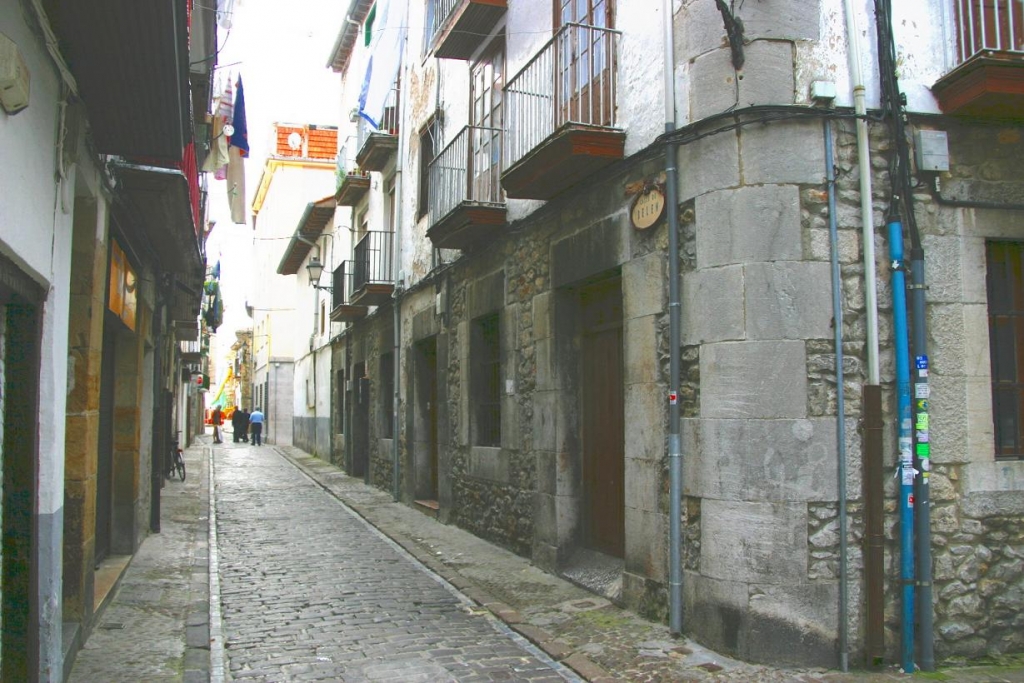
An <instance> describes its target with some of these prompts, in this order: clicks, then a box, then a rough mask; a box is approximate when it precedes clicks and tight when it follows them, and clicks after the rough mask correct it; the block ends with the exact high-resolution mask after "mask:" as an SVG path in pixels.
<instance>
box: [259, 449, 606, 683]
mask: <svg viewBox="0 0 1024 683" xmlns="http://www.w3.org/2000/svg"><path fill="white" fill-rule="evenodd" d="M274 450H275V451H277V452H278V453H280V454H281V455H282V456H283V457H285V458H286V459H287V460H288V461H289V462H291V463H292V464H294V465H295V466H296V467H298V468H299V469H301V470H302V471H303V472H305V473H306V474H307V475H308V476H309V477H310V478H311V479H313V481H315V482H316V483H317V485H319V486H320V487H321V488H322V489H324V490H325V491H327V492H328V493H329V494H331V495H332V496H334V497H335V498H337V499H338V500H339V501H341V502H342V503H344V504H345V505H347V506H348V507H349V508H351V509H352V510H353V511H354V512H356V513H357V514H358V515H359V516H360V517H362V518H363V519H364V520H365V521H366V522H367V523H368V524H370V525H372V526H373V527H374V528H376V529H377V530H378V531H380V532H381V533H383V534H384V535H386V536H387V537H388V538H390V539H391V540H393V541H394V542H395V543H397V544H398V545H400V546H401V547H402V548H403V549H404V550H405V551H406V552H408V553H409V554H410V555H412V556H413V557H414V558H416V560H417V561H418V562H420V563H421V564H423V565H424V566H425V567H427V568H428V569H429V570H430V571H432V572H434V573H435V574H437V575H438V576H440V577H441V578H443V579H444V580H445V581H447V582H448V583H450V584H452V585H453V586H455V588H457V589H458V590H459V591H461V592H462V593H463V594H464V595H465V596H466V597H468V598H469V599H470V600H472V601H473V602H475V603H476V604H477V605H479V606H480V607H483V608H484V609H486V610H487V611H488V612H490V613H491V614H492V615H493V616H494V617H495V618H496V619H498V620H500V621H501V622H502V623H504V624H506V625H507V626H508V627H509V628H511V629H512V630H514V631H515V632H516V633H518V634H519V635H521V636H523V637H524V638H526V639H527V640H528V641H530V642H531V643H533V644H534V645H536V646H537V647H539V648H540V649H541V650H543V651H544V652H545V653H546V654H547V655H548V656H549V657H551V658H552V659H554V660H555V661H557V662H559V663H560V664H563V665H565V666H567V667H569V668H570V669H572V670H573V671H574V672H575V673H576V674H578V675H579V676H580V677H582V678H584V679H585V680H587V681H590V682H591V683H598V682H601V681H612V680H614V679H613V678H611V677H610V675H609V674H608V672H607V671H605V670H604V669H602V668H601V667H600V666H598V665H597V664H595V663H593V662H592V661H591V660H590V658H589V657H587V656H586V655H584V654H582V653H578V652H573V651H572V649H571V648H570V647H569V645H568V644H567V643H564V642H563V641H560V640H557V639H555V638H554V637H553V636H552V635H551V634H549V633H548V632H547V631H545V630H543V629H541V628H538V627H536V626H532V625H529V624H524V623H522V617H521V616H520V615H519V613H518V612H516V611H515V610H513V609H512V608H511V607H509V606H508V605H505V604H504V603H501V602H500V601H498V600H497V599H496V598H494V597H493V596H492V595H490V594H489V593H488V592H487V591H485V590H483V589H482V588H480V587H479V586H477V585H476V583H474V582H473V581H472V580H471V579H469V578H467V577H465V576H463V575H462V574H461V573H459V572H458V571H457V570H455V569H453V568H451V567H449V566H447V565H445V564H444V563H442V562H439V561H438V560H437V559H436V558H435V557H433V556H432V555H430V554H428V553H427V552H426V551H424V549H423V548H422V547H421V546H420V545H419V544H417V543H416V542H415V541H413V539H411V538H407V537H405V536H404V535H401V534H396V533H395V532H394V531H393V530H390V529H384V528H381V527H379V526H377V525H376V524H374V523H373V521H371V519H370V518H369V517H368V516H367V514H366V510H365V509H364V508H363V506H362V505H360V504H359V503H356V502H354V501H351V500H347V499H345V498H344V497H343V496H342V495H341V494H339V493H338V492H336V491H335V490H334V489H333V488H332V487H331V485H330V483H329V482H326V481H324V480H323V479H322V478H321V477H322V475H323V474H324V473H333V472H341V470H339V469H338V468H337V467H336V466H334V465H331V464H329V463H326V462H324V461H322V460H319V459H318V458H316V457H315V456H312V455H309V454H306V453H304V452H302V451H300V453H302V454H301V455H298V454H295V453H292V452H289V449H285V448H277V447H275V449H274ZM296 450H297V449H296ZM309 461H314V462H315V464H316V465H317V466H316V467H313V466H311V464H310V462H309ZM394 504H395V505H401V503H394ZM435 523H437V524H440V522H435Z"/></svg>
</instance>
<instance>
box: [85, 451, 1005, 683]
mask: <svg viewBox="0 0 1024 683" xmlns="http://www.w3.org/2000/svg"><path fill="white" fill-rule="evenodd" d="M210 441H211V438H210V437H209V436H205V437H200V441H199V442H198V443H197V444H196V446H194V447H193V448H191V449H189V450H187V451H186V452H185V460H186V463H187V464H188V472H189V476H188V480H187V481H186V482H185V483H184V484H180V483H176V482H168V483H167V485H166V486H165V487H164V489H163V494H162V498H163V515H162V532H161V533H160V534H155V535H151V536H149V537H148V538H147V539H146V540H145V541H144V542H143V544H142V546H141V547H140V549H139V551H138V552H137V553H136V555H135V557H134V558H133V559H132V561H131V564H130V565H129V566H128V569H127V570H126V571H125V573H124V575H123V577H122V579H121V582H120V586H119V588H118V590H117V591H116V592H115V593H114V596H113V599H112V601H111V602H110V604H109V605H108V606H107V607H106V609H105V611H102V612H101V613H100V614H99V616H98V618H97V620H96V621H97V627H96V628H94V629H93V632H92V634H91V636H90V637H89V639H88V641H87V642H86V644H85V646H84V649H83V650H82V651H81V652H80V653H79V654H78V657H77V660H76V662H75V665H74V669H73V671H72V672H71V674H70V680H71V681H73V682H75V683H81V682H93V681H95V682H103V683H106V682H120V681H124V682H125V683H129V682H136V681H147V682H148V681H175V682H177V681H185V682H186V683H193V682H199V681H204V682H205V681H214V682H215V683H219V682H220V681H224V680H225V679H228V680H231V679H237V680H241V681H245V680H267V681H301V680H317V679H319V680H332V681H366V680H375V681H376V680H382V681H387V680H394V681H473V680H563V679H565V678H569V679H570V680H571V677H572V676H573V675H576V676H578V677H579V679H583V680H589V681H595V682H597V683H607V682H609V681H629V682H633V681H638V682H647V681H743V682H749V683H769V682H782V681H787V682H788V681H797V682H805V683H810V682H816V681H821V682H829V683H831V682H841V683H848V682H855V683H860V682H868V681H871V682H875V681H897V680H910V678H911V677H909V676H906V675H903V674H901V673H899V672H898V671H896V670H894V669H892V668H890V669H887V670H885V671H882V672H871V673H868V672H858V671H854V672H851V673H839V672H837V671H829V670H824V669H801V670H794V669H774V668H770V667H763V666H751V665H748V664H744V663H742V662H737V661H734V660H731V659H729V658H727V657H723V656H721V655H719V654H717V653H715V652H711V651H709V650H706V649H704V648H702V647H700V646H699V645H698V644H696V643H695V642H694V641H692V640H689V639H677V638H673V637H672V636H671V635H670V634H669V631H668V628H667V627H666V626H665V625H663V624H657V623H652V622H649V621H646V620H644V619H641V618H640V617H638V616H637V615H636V614H634V613H632V612H629V611H626V610H622V609H620V608H618V607H616V606H615V605H613V604H610V603H608V602H607V601H606V600H603V599H602V598H599V597H596V596H595V595H593V594H592V593H589V592H587V591H585V590H583V589H581V588H579V587H577V586H575V585H574V584H572V583H569V582H568V581H565V580H562V579H561V578H559V577H556V576H553V575H551V574H548V573H546V572H543V571H540V570H538V569H537V568H536V567H533V566H532V565H531V564H530V562H529V561H528V560H526V559H525V558H522V557H519V556H517V555H514V554H512V553H509V552H507V551H505V550H503V549H501V548H498V547H496V546H494V545H491V544H489V543H487V542H486V541H483V540H481V539H479V538H477V537H475V536H473V535H471V534H468V533H466V532H464V531H462V530H460V529H458V528H456V527H453V526H450V525H444V524H440V523H438V522H437V521H435V520H433V519H431V518H430V517H428V516H427V515H425V514H422V513H421V512H419V511H417V510H414V509H412V508H410V507H409V506H407V505H405V504H402V503H396V502H393V501H392V500H391V496H390V494H388V493H386V492H383V491H380V490H377V489H375V488H373V487H370V486H367V485H365V484H364V483H363V482H362V481H361V480H357V479H353V478H351V477H348V476H346V475H345V474H344V473H343V472H341V471H340V470H339V469H338V468H336V467H334V466H333V465H330V464H328V463H325V462H324V461H323V460H320V459H318V458H314V457H312V456H310V455H309V454H307V453H304V452H303V451H301V450H299V449H297V448H291V447H276V446H264V447H262V448H255V447H252V446H250V445H249V444H231V443H225V444H223V445H220V446H217V447H216V448H215V449H212V450H211V448H210ZM211 453H212V455H213V458H214V459H215V469H216V471H217V477H216V479H217V483H218V494H219V495H218V500H217V505H216V506H213V507H211V508H209V513H210V519H211V520H214V519H218V518H217V516H216V515H218V514H219V524H215V525H213V526H212V528H210V526H211V525H209V524H208V521H207V511H208V507H207V505H208V500H209V498H208V494H209V477H208V474H209V471H210V470H209V468H208V457H209V456H210V455H211ZM282 456H283V457H282ZM289 463H291V464H289ZM293 465H294V467H293ZM295 468H298V469H295ZM300 470H301V472H302V473H303V474H304V475H306V476H307V477H308V478H304V477H303V476H302V475H300V474H299V471H300ZM314 482H315V483H314ZM332 498H334V499H337V500H332ZM337 501H341V502H342V503H344V504H345V506H347V508H346V507H343V506H342V505H339V503H338V502H337ZM354 515H358V516H359V517H361V518H363V519H364V520H366V521H367V522H369V523H370V524H372V525H373V527H375V529H376V530H377V531H373V530H371V529H370V528H369V527H367V526H365V525H362V524H361V523H360V522H359V520H357V519H356V517H355V516H354ZM218 526H219V527H220V532H221V533H220V534H219V535H218V534H217V531H218V528H217V527H218ZM208 532H209V536H208V535H207V534H208ZM208 538H209V539H210V543H209V552H207V546H208ZM385 538H386V539H390V540H385ZM397 546H400V547H401V548H402V549H403V550H404V552H406V553H408V556H412V557H414V558H415V559H416V560H418V561H419V562H420V563H421V564H422V566H424V567H426V568H427V569H429V570H430V571H431V572H434V573H435V574H436V575H437V576H439V577H443V579H444V580H445V581H447V584H445V583H443V582H442V581H440V580H439V579H436V578H434V577H433V576H432V575H431V574H428V573H427V572H425V571H422V570H420V569H416V568H415V564H414V563H413V562H412V561H411V560H410V559H409V557H408V556H406V555H403V554H402V552H401V551H400V550H398V549H397ZM208 567H209V572H208V569H207V568H208ZM218 569H219V570H220V571H219V572H218ZM207 581H209V583H210V584H212V587H213V590H212V591H208V583H207ZM446 585H450V586H454V587H455V588H457V589H458V593H452V592H451V591H449V590H448V589H447V588H446V587H445V586H446ZM222 615H223V617H222ZM492 615H493V616H492ZM288 622H290V623H288ZM495 624H497V626H495ZM689 628H696V626H694V625H690V626H689ZM480 634H482V636H481V635H480ZM481 637H482V638H483V641H482V642H483V644H480V643H481V640H480V638H481ZM446 638H447V640H446ZM225 646H226V647H225ZM524 646H526V647H532V648H534V649H533V650H532V651H531V650H527V649H524ZM505 652H509V653H511V654H509V655H508V656H509V657H510V658H511V659H510V660H508V661H507V662H505V663H502V662H501V660H500V659H499V658H500V657H501V656H503V655H504V653H505ZM545 656H546V657H547V658H549V659H548V661H545ZM551 662H557V663H558V664H557V665H555V666H558V665H561V666H562V667H563V668H562V669H561V670H557V669H554V668H552V664H551ZM226 664H227V665H228V666H225V665H226ZM520 664H521V666H520ZM463 665H464V666H463ZM851 665H853V663H852V662H851ZM488 666H490V667H492V668H493V669H495V670H493V671H491V672H490V673H489V675H485V673H484V671H485V669H486V667H488ZM502 667H505V668H502ZM516 668H519V669H520V670H519V671H517V670H515V669H516ZM225 672H226V673H225ZM531 675H536V676H538V677H539V678H534V679H529V678H528V677H529V676H531ZM556 677H557V678H556ZM914 678H925V679H928V680H945V681H958V682H963V683H983V682H984V683H998V682H1012V683H1024V660H1022V659H1020V658H1017V659H1016V660H1008V661H1004V662H1002V665H1001V666H974V667H966V668H954V667H945V668H942V669H941V670H940V671H938V672H936V673H934V674H918V675H917V676H914Z"/></svg>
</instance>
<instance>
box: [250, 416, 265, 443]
mask: <svg viewBox="0 0 1024 683" xmlns="http://www.w3.org/2000/svg"><path fill="white" fill-rule="evenodd" d="M249 425H250V426H251V427H252V442H253V443H254V444H256V445H257V446H262V445H263V411H261V410H260V408H259V406H256V409H255V410H254V411H252V412H251V413H249Z"/></svg>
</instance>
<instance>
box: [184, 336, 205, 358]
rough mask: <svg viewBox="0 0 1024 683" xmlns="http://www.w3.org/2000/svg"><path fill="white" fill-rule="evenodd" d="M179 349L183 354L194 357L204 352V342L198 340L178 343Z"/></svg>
mask: <svg viewBox="0 0 1024 683" xmlns="http://www.w3.org/2000/svg"><path fill="white" fill-rule="evenodd" d="M178 348H179V349H180V350H181V353H185V354H193V355H196V354H199V353H202V351H203V346H202V342H201V341H199V340H198V339H196V340H194V341H181V342H178Z"/></svg>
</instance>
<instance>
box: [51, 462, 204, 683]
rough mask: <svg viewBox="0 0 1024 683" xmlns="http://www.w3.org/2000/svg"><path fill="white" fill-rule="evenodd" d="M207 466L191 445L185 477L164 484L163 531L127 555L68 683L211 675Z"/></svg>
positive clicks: (191, 681) (193, 682)
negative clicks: (127, 560)
mask: <svg viewBox="0 0 1024 683" xmlns="http://www.w3.org/2000/svg"><path fill="white" fill-rule="evenodd" d="M206 464H207V459H206V453H205V452H204V451H203V449H202V447H198V448H193V449H190V450H188V451H186V452H185V466H186V468H187V472H188V476H187V477H186V479H185V481H184V482H180V481H178V480H177V479H173V480H167V481H165V482H164V487H163V489H162V490H161V492H160V501H161V502H160V504H161V515H160V520H161V530H160V533H157V534H151V535H150V536H148V537H147V538H146V539H145V540H144V541H143V542H142V545H141V546H140V547H139V549H138V551H137V552H136V553H135V556H134V557H133V558H131V563H130V564H129V565H128V568H127V569H126V570H125V571H124V573H123V574H122V576H121V579H120V582H119V583H118V585H117V587H116V589H115V591H114V592H113V593H112V599H111V601H110V602H109V603H108V605H107V606H106V608H105V609H104V610H102V611H101V612H100V613H99V615H98V618H97V619H96V625H95V628H93V630H92V633H91V635H90V636H89V638H88V640H87V641H86V642H85V645H84V646H83V648H82V650H81V651H80V652H79V653H78V655H77V657H76V658H75V661H74V665H73V666H72V669H71V673H70V677H69V679H68V680H69V681H71V683H98V682H101V681H102V682H104V683H113V682H115V681H117V682H120V681H123V682H124V683H135V682H136V681H147V682H157V681H174V682H178V681H185V682H186V683H198V682H199V681H208V680H209V671H210V650H209V629H208V622H209V606H210V602H209V593H208V578H209V576H208V568H207V558H208V555H207V547H208V546H207V538H208V535H207V530H208V519H207V499H208V497H209V476H208V469H207V467H206ZM125 559H127V558H125Z"/></svg>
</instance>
